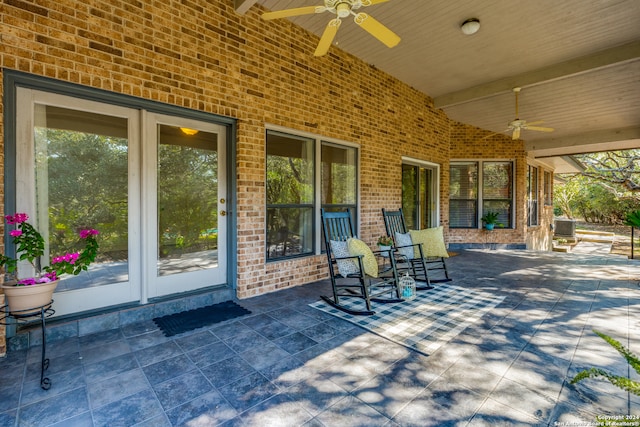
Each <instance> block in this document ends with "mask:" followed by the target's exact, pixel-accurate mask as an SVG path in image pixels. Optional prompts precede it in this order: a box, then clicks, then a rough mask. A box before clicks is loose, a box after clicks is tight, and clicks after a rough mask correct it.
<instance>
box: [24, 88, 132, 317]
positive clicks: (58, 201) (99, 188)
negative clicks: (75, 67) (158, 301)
mask: <svg viewBox="0 0 640 427" xmlns="http://www.w3.org/2000/svg"><path fill="white" fill-rule="evenodd" d="M17 93H18V102H17V108H18V115H17V120H16V125H17V135H16V136H17V138H16V141H17V142H16V184H17V192H16V211H17V212H25V213H27V214H28V215H29V216H30V217H31V218H30V220H31V221H32V222H33V223H34V225H35V226H36V228H37V229H38V230H39V231H40V233H41V234H42V235H43V237H44V239H45V242H46V246H45V255H44V257H43V258H44V259H43V260H42V261H41V264H42V265H48V261H46V260H48V259H50V257H51V256H56V255H61V254H65V253H69V252H76V251H78V250H79V249H81V248H79V247H78V246H77V245H78V240H79V239H78V230H80V229H86V228H95V229H97V230H99V232H100V236H99V244H100V250H99V252H98V257H97V258H96V261H95V262H94V263H92V264H91V266H90V267H89V271H86V272H81V273H80V274H79V275H77V276H63V277H62V278H61V281H60V283H59V285H58V287H57V289H56V293H55V295H54V299H55V301H56V304H55V310H56V314H57V315H62V314H70V313H74V312H78V311H84V310H90V309H94V308H100V307H103V306H105V305H114V304H120V303H124V302H129V301H133V300H136V299H139V296H140V290H139V287H137V288H136V287H135V286H132V276H134V277H135V276H136V273H135V272H133V273H132V272H131V271H130V263H131V261H132V257H131V251H130V248H131V242H130V237H131V236H130V230H131V227H132V222H131V219H130V210H131V204H130V199H129V197H130V193H133V194H135V192H136V190H137V186H136V185H135V184H134V185H133V186H130V184H129V179H130V177H129V168H130V165H131V164H132V163H134V162H135V161H136V154H135V153H136V150H135V149H133V150H132V149H131V146H132V140H133V141H135V140H136V133H135V132H133V133H134V135H133V136H132V135H131V134H132V129H135V127H136V126H138V124H137V123H138V116H137V114H136V113H135V111H133V110H130V109H126V108H120V107H114V106H110V105H105V104H100V103H96V102H90V101H81V100H77V99H73V98H69V97H65V96H60V95H54V94H49V93H44V92H38V91H32V90H28V89H23V88H20V89H19V90H18V92H17ZM134 207H135V206H134ZM134 253H135V251H134ZM133 260H134V261H135V260H136V258H135V255H134V256H133ZM138 276H139V275H138Z"/></svg>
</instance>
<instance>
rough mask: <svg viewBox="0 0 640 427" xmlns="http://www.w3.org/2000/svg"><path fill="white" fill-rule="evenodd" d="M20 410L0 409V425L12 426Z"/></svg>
mask: <svg viewBox="0 0 640 427" xmlns="http://www.w3.org/2000/svg"><path fill="white" fill-rule="evenodd" d="M17 413H18V411H16V410H15V409H14V410H11V411H7V412H2V411H0V426H12V425H15V423H16V418H17Z"/></svg>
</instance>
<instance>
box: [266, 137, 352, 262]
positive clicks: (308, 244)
mask: <svg viewBox="0 0 640 427" xmlns="http://www.w3.org/2000/svg"><path fill="white" fill-rule="evenodd" d="M266 169H267V224H266V242H267V243H266V255H267V260H268V261H271V260H277V259H283V258H290V257H299V256H305V255H311V254H313V253H315V249H314V248H315V247H316V246H315V245H316V242H319V241H320V236H319V234H320V231H321V230H316V229H315V228H314V226H313V225H314V222H315V215H314V212H316V210H317V209H319V207H320V206H322V207H323V208H325V209H327V210H329V211H337V210H344V209H349V210H350V211H351V213H352V215H353V218H354V220H355V219H356V212H357V209H356V208H357V200H358V196H357V188H358V187H357V150H356V149H355V148H353V147H346V146H342V145H339V144H335V143H332V142H327V141H321V140H319V139H317V138H315V137H309V136H298V135H292V134H287V133H283V132H278V131H274V130H268V131H267V168H266ZM316 171H319V177H318V173H317V172H316ZM318 188H319V189H320V191H318Z"/></svg>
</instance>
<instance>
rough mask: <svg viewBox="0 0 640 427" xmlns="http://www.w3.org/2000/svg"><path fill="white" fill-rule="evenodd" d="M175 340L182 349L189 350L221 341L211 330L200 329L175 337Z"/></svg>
mask: <svg viewBox="0 0 640 427" xmlns="http://www.w3.org/2000/svg"><path fill="white" fill-rule="evenodd" d="M174 341H175V342H176V344H178V345H179V346H180V348H181V349H183V350H184V351H185V352H187V351H191V350H195V349H196V348H200V347H204V346H205V345H209V344H213V343H216V342H218V341H220V338H218V337H216V336H215V335H214V334H212V333H211V332H210V331H200V332H196V333H193V334H191V335H187V336H184V337H180V338H175V339H174Z"/></svg>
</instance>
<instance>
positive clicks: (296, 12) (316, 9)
mask: <svg viewBox="0 0 640 427" xmlns="http://www.w3.org/2000/svg"><path fill="white" fill-rule="evenodd" d="M325 10H327V8H326V7H324V6H307V7H297V8H294V9H285V10H276V11H275V12H265V13H263V14H262V19H264V20H265V21H270V20H272V19H279V18H288V17H290V16H300V15H311V14H312V13H322V12H324V11H325Z"/></svg>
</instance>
